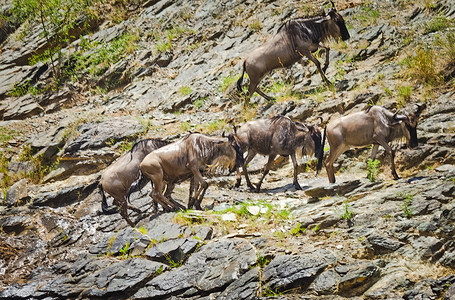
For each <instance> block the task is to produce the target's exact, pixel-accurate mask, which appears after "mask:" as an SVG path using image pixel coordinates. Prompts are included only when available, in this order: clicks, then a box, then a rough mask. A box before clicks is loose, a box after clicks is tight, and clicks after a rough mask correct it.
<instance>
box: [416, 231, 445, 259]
mask: <svg viewBox="0 0 455 300" xmlns="http://www.w3.org/2000/svg"><path fill="white" fill-rule="evenodd" d="M411 243H412V247H413V248H414V249H415V250H416V251H417V255H418V256H419V257H420V258H421V259H430V258H431V257H432V256H433V255H434V254H435V253H436V252H437V251H438V250H439V249H441V247H442V245H443V243H442V242H441V241H440V240H439V239H437V238H435V237H432V236H421V237H418V238H417V239H415V240H413V241H412V242H411Z"/></svg>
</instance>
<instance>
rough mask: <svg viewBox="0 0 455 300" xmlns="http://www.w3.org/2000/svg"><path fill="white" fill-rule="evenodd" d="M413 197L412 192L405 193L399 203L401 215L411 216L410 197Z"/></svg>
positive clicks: (412, 210)
mask: <svg viewBox="0 0 455 300" xmlns="http://www.w3.org/2000/svg"><path fill="white" fill-rule="evenodd" d="M413 198H414V194H408V195H406V198H405V199H404V200H403V203H402V204H401V206H400V207H401V209H402V210H403V216H405V217H406V218H408V219H409V218H411V217H412V216H413V214H414V209H413V208H412V199H413Z"/></svg>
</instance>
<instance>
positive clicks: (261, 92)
mask: <svg viewBox="0 0 455 300" xmlns="http://www.w3.org/2000/svg"><path fill="white" fill-rule="evenodd" d="M256 93H258V94H259V95H261V96H262V97H264V98H265V100H267V101H273V100H274V98H273V97H270V96H267V95H266V94H264V92H263V91H261V90H260V89H259V87H258V86H256Z"/></svg>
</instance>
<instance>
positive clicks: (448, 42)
mask: <svg viewBox="0 0 455 300" xmlns="http://www.w3.org/2000/svg"><path fill="white" fill-rule="evenodd" d="M436 45H438V46H440V47H442V50H443V51H442V55H441V57H443V58H444V59H445V63H446V64H447V65H455V32H449V33H447V35H445V36H444V37H443V38H438V39H437V40H436Z"/></svg>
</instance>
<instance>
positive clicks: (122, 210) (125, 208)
mask: <svg viewBox="0 0 455 300" xmlns="http://www.w3.org/2000/svg"><path fill="white" fill-rule="evenodd" d="M118 202H119V203H120V215H121V216H122V217H123V219H125V221H126V222H127V223H128V225H130V226H131V227H134V223H133V221H131V219H130V218H129V217H128V205H127V204H126V199H124V201H118Z"/></svg>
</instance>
